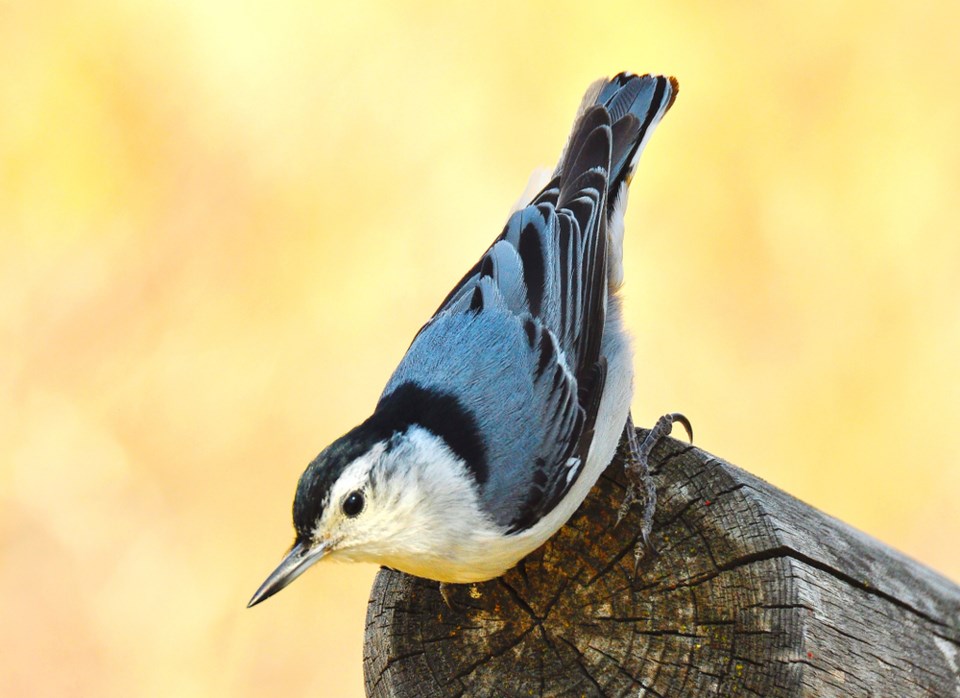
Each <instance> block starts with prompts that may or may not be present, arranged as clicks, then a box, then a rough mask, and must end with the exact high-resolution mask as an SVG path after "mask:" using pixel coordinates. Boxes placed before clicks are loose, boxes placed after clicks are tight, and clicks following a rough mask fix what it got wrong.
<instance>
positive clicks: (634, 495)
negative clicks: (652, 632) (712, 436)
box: [617, 412, 693, 571]
mask: <svg viewBox="0 0 960 698" xmlns="http://www.w3.org/2000/svg"><path fill="white" fill-rule="evenodd" d="M674 422H679V423H680V424H682V425H683V428H684V429H686V431H687V435H688V436H689V437H690V441H693V427H691V426H690V420H688V419H687V418H686V417H684V416H683V415H682V414H680V413H679V412H673V413H671V414H665V415H663V416H662V417H660V419H658V420H657V423H656V424H655V425H654V427H653V429H651V430H650V431H649V432H647V436H646V438H644V440H643V441H642V442H641V441H640V440H639V439H638V438H637V431H636V429H634V427H633V416H632V415H628V416H627V424H626V426H625V427H624V430H623V439H622V440H621V442H620V445H621V449H623V450H622V453H623V464H624V471H625V472H626V475H627V492H626V494H625V495H624V497H623V502H622V503H621V504H620V511H619V512H618V513H617V523H618V524H619V523H620V522H621V521H622V520H623V518H624V517H625V516H626V515H627V513H628V512H629V511H630V507H631V506H633V503H634V502H637V501H642V502H643V520H642V521H641V523H640V540H639V541H637V546H636V548H635V549H634V551H633V557H634V570H635V571H639V569H640V563H641V561H642V560H643V559H644V557H645V556H646V555H647V554H648V553H651V554H652V553H654V552H655V551H654V549H653V546H652V544H651V542H650V533H651V531H652V530H653V514H654V512H655V511H656V509H657V489H656V487H654V483H653V477H652V476H651V475H650V454H651V453H652V452H653V449H654V447H655V446H656V445H657V444H658V443H660V440H661V439H664V438H666V437H667V436H669V435H670V432H671V431H672V430H673V424H674ZM640 492H642V493H643V494H642V496H641V495H640V494H638V493H640Z"/></svg>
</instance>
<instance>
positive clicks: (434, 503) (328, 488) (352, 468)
mask: <svg viewBox="0 0 960 698" xmlns="http://www.w3.org/2000/svg"><path fill="white" fill-rule="evenodd" d="M390 407H391V404H390V403H389V402H388V403H387V404H386V405H384V404H383V403H381V406H380V408H379V409H378V411H377V412H376V413H374V415H373V416H372V417H371V418H370V419H368V420H367V421H365V422H364V423H363V424H361V425H360V426H358V427H356V428H355V429H353V430H352V431H350V432H348V433H347V434H345V435H344V436H342V437H340V438H339V439H337V440H336V441H334V442H333V443H332V444H331V445H330V446H328V447H327V448H325V449H324V450H323V451H322V452H321V453H320V455H318V456H317V457H316V458H315V459H314V460H313V461H312V462H311V463H310V465H308V466H307V469H306V470H305V471H304V473H303V475H302V476H301V477H300V481H299V483H298V484H297V492H296V496H295V497H294V502H293V525H294V529H295V531H296V539H295V540H294V544H293V547H292V548H291V549H290V551H289V552H288V553H287V554H286V556H285V557H284V558H283V560H282V561H281V562H280V564H279V565H278V566H277V568H276V570H274V571H273V573H272V574H271V575H270V576H269V577H267V579H266V581H265V582H264V583H263V584H262V585H261V586H260V588H259V589H258V590H257V592H256V593H255V594H254V595H253V598H252V599H251V600H250V603H249V604H248V605H249V606H253V605H255V604H258V603H260V602H261V601H263V600H265V599H267V598H269V597H270V596H273V595H274V594H276V593H277V592H278V591H280V590H281V589H283V588H284V587H286V586H287V585H289V584H290V583H291V582H292V581H293V580H295V579H296V578H297V577H299V576H300V575H301V574H303V572H305V571H306V570H307V568H309V567H310V566H312V565H313V564H314V563H315V562H317V561H318V560H320V559H322V558H326V557H329V558H335V559H342V560H353V561H365V562H375V563H378V564H383V565H387V566H390V567H396V568H397V569H403V570H405V571H410V572H412V573H417V572H420V573H421V574H423V573H424V569H426V570H429V569H431V567H430V565H431V564H433V563H431V560H432V559H433V558H435V557H437V556H438V555H439V556H440V557H443V556H444V555H449V554H452V553H453V552H454V551H455V548H456V547H457V546H458V545H459V544H460V542H461V541H462V540H463V539H464V538H465V534H464V532H463V528H464V527H465V526H469V525H471V524H472V523H474V521H473V520H471V516H464V514H471V515H472V517H478V516H480V514H479V513H478V512H479V509H478V505H477V490H476V480H475V478H474V477H473V476H472V475H470V474H468V470H467V466H466V462H465V459H464V458H463V457H462V454H463V449H462V448H461V447H460V446H461V441H462V439H461V438H459V437H455V438H453V441H454V444H455V447H451V446H450V443H449V440H448V438H444V436H441V435H439V434H438V433H437V432H438V431H441V432H442V431H443V429H439V428H438V427H439V424H437V423H434V424H431V425H430V426H432V427H434V428H433V429H431V428H429V426H425V425H424V424H423V422H429V421H430V420H427V419H416V420H413V419H410V415H411V414H416V413H417V411H416V410H411V409H409V406H407V409H402V410H392V409H390ZM396 414H401V415H403V418H397V417H396V416H395V415H396ZM445 419H446V420H447V421H449V419H450V417H449V413H448V414H447V416H446V417H445ZM445 436H448V435H447V434H445ZM454 448H456V450H454ZM457 451H460V453H459V454H458V453H457ZM420 565H425V566H426V568H421V567H420Z"/></svg>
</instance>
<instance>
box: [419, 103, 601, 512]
mask: <svg viewBox="0 0 960 698" xmlns="http://www.w3.org/2000/svg"><path fill="white" fill-rule="evenodd" d="M612 142H613V130H612V128H611V124H610V116H609V114H608V112H607V111H606V109H605V108H603V107H594V108H591V109H587V110H586V111H585V112H584V113H583V114H582V116H581V117H580V120H579V121H578V122H577V124H576V126H575V127H574V131H573V133H572V135H571V137H570V141H569V144H568V147H567V149H566V150H565V154H564V156H563V158H562V160H561V163H560V166H559V167H558V170H557V172H558V174H557V175H556V176H555V177H554V179H553V180H552V181H551V182H549V183H548V184H547V186H546V187H544V189H543V190H542V191H541V192H540V193H539V194H538V195H537V196H536V197H535V198H534V200H533V201H532V202H531V203H530V205H529V206H527V207H526V208H523V209H521V210H519V211H517V212H515V213H514V214H513V215H512V216H511V217H510V219H509V221H508V222H507V225H506V227H505V228H504V230H503V232H502V233H501V235H500V236H499V237H498V238H497V240H496V241H495V242H494V243H493V245H492V246H491V247H490V248H489V249H488V250H487V252H486V253H485V254H484V255H483V257H481V259H480V261H478V262H477V264H476V265H474V267H473V268H472V269H471V270H470V271H469V272H467V274H466V275H465V276H464V277H463V279H462V280H461V281H460V283H458V284H457V285H456V286H455V287H454V289H453V290H452V291H451V292H450V294H449V295H448V296H447V297H446V299H444V301H443V303H442V304H441V305H440V307H439V309H438V310H437V312H436V313H435V314H434V316H433V318H432V319H431V320H430V322H428V323H427V325H425V326H424V328H423V329H422V330H421V332H420V334H418V336H417V338H416V339H415V340H414V345H416V344H417V342H418V340H419V339H421V337H422V335H424V333H426V334H433V333H431V332H430V331H429V330H430V328H431V326H432V325H434V324H435V323H439V324H447V323H446V322H445V320H446V321H449V320H451V319H452V317H451V316H459V315H463V314H476V315H477V316H478V317H481V316H483V315H484V314H487V313H489V314H490V315H491V316H492V315H494V314H500V313H502V312H508V313H510V314H512V315H513V316H515V317H516V318H517V320H518V321H519V323H520V325H521V326H522V331H523V333H524V334H525V339H526V343H527V350H528V351H529V352H530V354H529V358H530V359H531V361H530V374H529V380H530V381H531V384H532V385H531V384H528V385H530V389H531V390H532V395H531V397H532V399H531V400H530V413H529V414H527V415H525V416H524V419H525V420H526V425H525V428H526V429H527V430H528V433H532V434H533V435H535V438H534V444H535V445H534V448H533V449H532V451H531V452H529V453H524V454H516V456H519V457H520V458H521V462H502V463H496V462H494V463H491V464H490V465H491V475H490V482H489V483H488V485H489V488H490V489H489V493H488V494H489V495H492V496H504V497H506V498H507V499H508V500H510V501H509V502H507V501H505V502H503V506H502V507H501V506H498V502H496V501H489V502H488V507H489V508H490V509H491V510H493V511H498V510H499V512H500V513H501V514H502V515H504V514H506V513H507V512H510V518H509V519H508V520H504V519H503V517H502V516H498V517H497V518H498V520H499V521H500V522H501V523H504V524H505V525H507V526H508V528H509V530H510V531H522V530H525V529H526V528H529V527H530V526H531V525H533V524H534V523H536V522H537V521H538V520H539V519H540V518H542V517H543V516H544V515H546V514H547V513H549V511H550V510H552V509H553V507H554V506H555V505H556V504H557V502H559V501H560V500H561V499H562V498H563V495H564V494H566V492H567V491H568V490H569V488H570V487H571V486H572V484H573V483H574V482H575V481H576V478H577V476H578V475H579V474H580V472H582V467H581V466H582V464H583V462H584V461H585V460H586V456H587V453H588V451H589V448H590V444H591V442H592V439H593V430H594V423H595V421H596V416H597V409H598V407H599V402H600V397H601V396H602V393H603V386H604V379H605V376H606V363H605V361H604V360H603V358H602V357H601V355H600V344H601V339H602V337H603V328H604V321H605V309H606V303H607V291H608V285H607V234H606V196H607V187H608V177H609V171H610V158H611V149H612ZM424 339H425V337H424ZM413 349H414V346H411V350H413ZM487 388H488V389H490V390H494V389H497V388H498V384H496V383H491V384H489V385H488V386H487ZM509 388H510V386H509V385H503V386H502V389H505V390H509ZM516 469H522V470H516ZM520 473H523V475H524V477H523V478H522V480H523V482H519V481H518V480H520V479H521V478H519V477H518V475H519V474H520ZM528 473H529V477H527V474H528ZM508 485H509V488H510V489H512V490H513V492H510V493H507V489H508V487H507V486H508ZM518 485H519V486H520V487H521V488H522V489H523V490H525V491H521V492H520V493H516V490H517V486H518ZM518 496H519V500H518V499H515V498H516V497H518Z"/></svg>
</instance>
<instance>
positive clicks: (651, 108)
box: [553, 73, 680, 206]
mask: <svg viewBox="0 0 960 698" xmlns="http://www.w3.org/2000/svg"><path fill="white" fill-rule="evenodd" d="M679 90H680V86H679V84H678V83H677V79H676V78H673V77H665V76H663V75H640V76H637V75H632V74H630V73H620V74H619V75H616V76H614V77H613V78H610V79H609V80H608V79H606V78H601V79H600V80H597V81H596V82H595V83H593V84H592V85H590V87H589V88H587V92H586V94H585V95H584V96H583V101H582V102H581V103H580V109H579V110H578V111H577V119H576V123H575V125H574V127H573V130H572V132H571V136H570V141H568V142H567V146H566V147H565V148H564V151H563V154H562V155H561V156H560V163H559V164H558V165H557V169H556V170H555V171H554V173H553V174H554V176H557V175H559V174H560V172H561V170H562V168H563V165H564V161H565V160H566V157H567V153H568V148H569V147H570V143H571V142H572V141H573V140H574V137H575V136H576V134H577V132H578V131H579V130H580V129H579V128H578V127H579V126H580V121H581V119H582V118H583V115H584V114H585V113H586V112H587V111H588V110H589V109H590V108H591V107H594V106H600V107H604V108H605V109H606V111H607V113H608V114H609V115H610V124H611V127H612V130H613V144H612V148H611V154H610V177H609V187H608V189H607V191H608V193H609V194H610V195H611V196H609V197H608V203H609V205H611V206H612V205H613V204H614V203H615V201H614V199H615V198H616V195H617V193H618V192H619V189H620V185H621V184H623V183H626V184H628V185H629V184H630V180H631V179H632V178H633V172H634V170H635V169H636V167H637V161H638V160H639V159H640V154H641V153H642V152H643V149H644V147H645V146H646V145H647V141H648V140H650V135H651V134H652V133H653V131H654V129H655V128H656V127H657V124H659V123H660V120H661V119H662V118H663V116H664V114H666V113H667V111H668V110H669V109H670V107H671V106H673V102H674V100H675V99H676V98H677V93H678V92H679Z"/></svg>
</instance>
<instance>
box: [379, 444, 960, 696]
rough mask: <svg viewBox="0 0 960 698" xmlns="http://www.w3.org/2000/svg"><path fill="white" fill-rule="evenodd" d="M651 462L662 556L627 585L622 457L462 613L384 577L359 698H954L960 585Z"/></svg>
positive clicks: (458, 597) (765, 487)
mask: <svg viewBox="0 0 960 698" xmlns="http://www.w3.org/2000/svg"><path fill="white" fill-rule="evenodd" d="M638 432H639V433H640V436H641V438H642V436H643V434H644V432H643V431H642V430H638ZM653 462H654V466H655V469H654V476H655V480H656V486H657V491H658V495H659V506H658V509H657V512H656V517H655V521H654V532H653V542H654V545H655V547H656V549H657V551H658V554H657V555H656V556H655V557H653V558H649V559H647V560H645V562H644V564H643V565H642V566H641V569H640V570H639V571H637V572H635V571H634V569H633V548H634V545H635V543H636V537H637V535H638V533H639V524H640V513H639V510H638V508H636V507H635V508H634V511H633V512H632V513H631V514H630V516H629V517H628V518H627V519H625V520H624V521H623V522H622V523H621V524H620V525H619V526H616V525H615V522H616V513H617V508H618V506H619V504H620V501H621V499H622V497H623V492H624V482H625V481H624V476H623V472H622V467H621V465H620V463H619V462H617V461H615V462H614V463H613V464H611V466H610V468H608V470H607V472H606V473H605V474H604V475H603V477H602V478H601V479H600V481H599V482H598V483H597V485H596V487H595V488H594V489H593V491H592V492H591V494H590V496H589V497H588V499H587V501H586V502H584V504H583V506H582V507H581V508H580V509H579V510H578V512H577V513H576V514H575V515H574V516H573V517H572V518H571V520H570V521H569V522H568V524H567V525H566V526H565V527H564V528H563V529H561V531H559V532H558V533H557V535H555V536H554V537H553V538H552V539H551V540H550V541H549V542H548V543H547V544H546V545H545V546H543V547H542V548H541V549H540V550H538V551H536V552H534V553H533V554H531V555H530V556H529V557H528V558H527V559H526V560H524V562H523V563H521V565H519V566H518V567H517V568H516V569H514V570H511V571H510V572H508V573H507V574H506V575H504V576H503V577H501V578H499V579H495V580H492V581H490V582H486V583H484V584H479V585H475V586H474V587H467V586H463V587H456V588H455V590H454V593H453V597H454V600H455V608H456V610H452V609H450V608H448V607H447V606H446V605H445V604H444V603H443V601H442V600H441V597H440V594H439V592H438V587H437V583H436V582H431V581H427V580H423V579H418V578H415V577H410V576H408V575H405V574H402V573H400V572H396V571H393V570H387V569H384V570H381V572H380V573H379V574H378V576H377V578H376V581H375V583H374V587H373V590H372V593H371V598H370V604H369V606H368V613H367V628H366V641H365V650H364V674H365V681H366V690H367V695H369V696H375V697H377V698H386V697H388V696H389V697H391V698H397V697H399V698H413V697H417V698H421V697H433V696H438V697H439V696H651V697H660V696H664V697H665V696H671V697H672V696H704V695H709V696H763V697H764V698H768V697H769V698H774V697H779V696H790V697H795V696H844V697H851V696H890V697H895V698H909V697H912V696H931V697H932V696H936V697H938V698H946V697H951V696H955V697H958V698H960V588H958V587H957V585H955V584H953V583H952V582H950V581H948V580H946V579H944V578H943V577H941V576H939V575H938V574H936V573H934V572H932V571H930V570H929V569H927V568H924V567H923V566H921V565H919V564H918V563H916V562H915V561H913V560H911V559H909V558H907V557H905V556H904V555H902V554H900V553H898V552H896V551H894V550H892V549H890V548H889V547H887V546H885V545H883V544H882V543H879V542H878V541H876V540H874V539H872V538H870V537H868V536H866V535H865V534H863V533H861V532H859V531H857V530H855V529H853V528H851V527H849V526H847V525H846V524H844V523H843V522H841V521H838V520H836V519H834V518H832V517H830V516H827V515H825V514H823V513H821V512H819V511H817V510H816V509H813V508H811V507H809V506H807V505H805V504H803V503H802V502H800V501H798V500H796V499H795V498H793V497H791V496H790V495H788V494H786V493H784V492H782V491H780V490H778V489H776V488H774V487H772V486H771V485H769V484H767V483H766V482H763V481H762V480H760V479H758V478H756V477H753V476H752V475H750V474H748V473H746V472H744V471H742V470H740V469H739V468H736V467H735V466H732V465H730V464H729V463H726V462H724V461H722V460H720V459H718V458H715V457H714V456H711V455H710V454H708V453H706V452H704V451H701V450H699V449H695V448H693V447H692V446H689V445H685V444H681V443H679V442H677V441H674V440H667V441H665V442H663V443H662V444H661V445H660V446H659V447H658V448H657V450H655V452H654V461H653Z"/></svg>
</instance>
